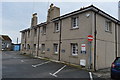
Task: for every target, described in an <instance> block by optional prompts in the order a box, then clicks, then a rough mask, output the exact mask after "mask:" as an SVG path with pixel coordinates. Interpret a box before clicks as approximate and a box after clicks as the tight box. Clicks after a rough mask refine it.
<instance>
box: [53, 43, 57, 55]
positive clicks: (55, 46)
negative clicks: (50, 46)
mask: <svg viewBox="0 0 120 80" xmlns="http://www.w3.org/2000/svg"><path fill="white" fill-rule="evenodd" d="M54 53H55V54H58V44H54Z"/></svg>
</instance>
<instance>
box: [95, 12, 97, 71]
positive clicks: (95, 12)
mask: <svg viewBox="0 0 120 80" xmlns="http://www.w3.org/2000/svg"><path fill="white" fill-rule="evenodd" d="M96 34H97V30H96V12H95V13H94V71H96Z"/></svg>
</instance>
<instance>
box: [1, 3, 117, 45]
mask: <svg viewBox="0 0 120 80" xmlns="http://www.w3.org/2000/svg"><path fill="white" fill-rule="evenodd" d="M91 4H93V5H95V6H96V7H98V8H99V9H101V10H103V11H105V12H106V13H108V14H110V15H111V16H113V17H115V18H118V3H117V1H116V2H54V5H55V6H58V7H60V10H61V15H63V14H66V13H69V12H72V11H75V10H78V9H80V8H81V7H83V6H84V7H86V6H89V5H91ZM49 5H50V2H49V3H48V2H34V3H33V2H2V3H0V6H1V7H2V10H1V9H0V12H1V13H2V15H1V13H0V24H2V31H0V34H7V35H9V36H10V37H11V38H12V41H13V43H16V38H17V37H18V38H19V42H20V32H19V31H21V30H23V29H26V28H29V27H30V22H31V17H32V13H34V12H37V13H38V18H39V20H38V22H39V23H40V22H44V21H46V17H47V9H48V8H49ZM1 21H2V22H1Z"/></svg>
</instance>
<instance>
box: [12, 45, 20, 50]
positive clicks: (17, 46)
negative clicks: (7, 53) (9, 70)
mask: <svg viewBox="0 0 120 80" xmlns="http://www.w3.org/2000/svg"><path fill="white" fill-rule="evenodd" d="M12 46H13V51H20V44H13V45H12Z"/></svg>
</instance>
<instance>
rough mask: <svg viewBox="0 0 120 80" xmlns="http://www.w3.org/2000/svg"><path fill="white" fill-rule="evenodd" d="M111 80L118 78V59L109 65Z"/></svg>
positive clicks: (119, 68) (119, 58) (119, 75)
mask: <svg viewBox="0 0 120 80" xmlns="http://www.w3.org/2000/svg"><path fill="white" fill-rule="evenodd" d="M111 78H112V79H114V78H120V57H117V58H116V59H115V60H114V62H113V63H112V65H111Z"/></svg>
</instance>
